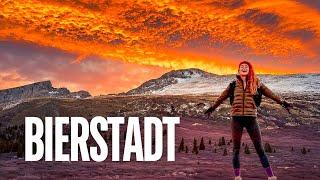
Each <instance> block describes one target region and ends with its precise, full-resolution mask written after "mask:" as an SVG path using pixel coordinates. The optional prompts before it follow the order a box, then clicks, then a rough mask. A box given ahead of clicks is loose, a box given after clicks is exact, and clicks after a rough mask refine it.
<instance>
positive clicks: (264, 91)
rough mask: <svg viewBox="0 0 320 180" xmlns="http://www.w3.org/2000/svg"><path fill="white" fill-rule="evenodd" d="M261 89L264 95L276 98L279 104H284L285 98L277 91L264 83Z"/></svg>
mask: <svg viewBox="0 0 320 180" xmlns="http://www.w3.org/2000/svg"><path fill="white" fill-rule="evenodd" d="M260 90H261V92H262V94H263V95H265V96H266V97H268V98H270V99H272V100H274V101H275V102H277V103H278V104H281V105H282V104H283V100H282V99H281V98H280V97H279V96H278V95H276V94H275V93H273V92H272V91H271V90H270V89H269V88H268V87H267V86H266V85H264V84H263V83H261V84H260Z"/></svg>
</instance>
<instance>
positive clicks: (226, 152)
mask: <svg viewBox="0 0 320 180" xmlns="http://www.w3.org/2000/svg"><path fill="white" fill-rule="evenodd" d="M226 155H228V151H227V148H224V150H223V156H226Z"/></svg>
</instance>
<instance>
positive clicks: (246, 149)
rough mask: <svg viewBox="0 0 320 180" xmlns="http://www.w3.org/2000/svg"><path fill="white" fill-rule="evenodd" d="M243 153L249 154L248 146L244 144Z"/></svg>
mask: <svg viewBox="0 0 320 180" xmlns="http://www.w3.org/2000/svg"><path fill="white" fill-rule="evenodd" d="M244 153H246V154H250V153H251V152H250V149H249V146H248V145H247V144H246V146H245V147H244Z"/></svg>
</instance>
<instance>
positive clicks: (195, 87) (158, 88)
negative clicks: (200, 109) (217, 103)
mask: <svg viewBox="0 0 320 180" xmlns="http://www.w3.org/2000/svg"><path fill="white" fill-rule="evenodd" d="M258 76H259V77H260V79H261V81H262V82H263V83H264V84H266V85H267V86H268V87H269V88H270V89H272V90H273V91H274V92H276V93H299V94H304V93H319V89H320V83H319V82H320V74H293V75H268V74H263V75H258ZM234 79H235V75H216V74H212V73H208V72H205V71H202V70H200V69H194V68H193V69H182V70H174V71H170V72H168V73H165V74H164V75H162V76H161V77H160V78H158V79H152V80H149V81H147V82H145V83H143V84H142V85H140V86H139V87H137V88H135V89H132V90H129V91H128V92H126V93H124V94H126V95H142V94H156V95H182V94H220V93H221V92H222V91H223V90H224V89H225V88H226V87H227V86H228V84H229V83H230V82H232V81H233V80H234Z"/></svg>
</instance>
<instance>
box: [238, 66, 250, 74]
mask: <svg viewBox="0 0 320 180" xmlns="http://www.w3.org/2000/svg"><path fill="white" fill-rule="evenodd" d="M249 69H250V68H249V66H248V64H241V65H240V67H239V74H240V76H246V75H248V73H249Z"/></svg>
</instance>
